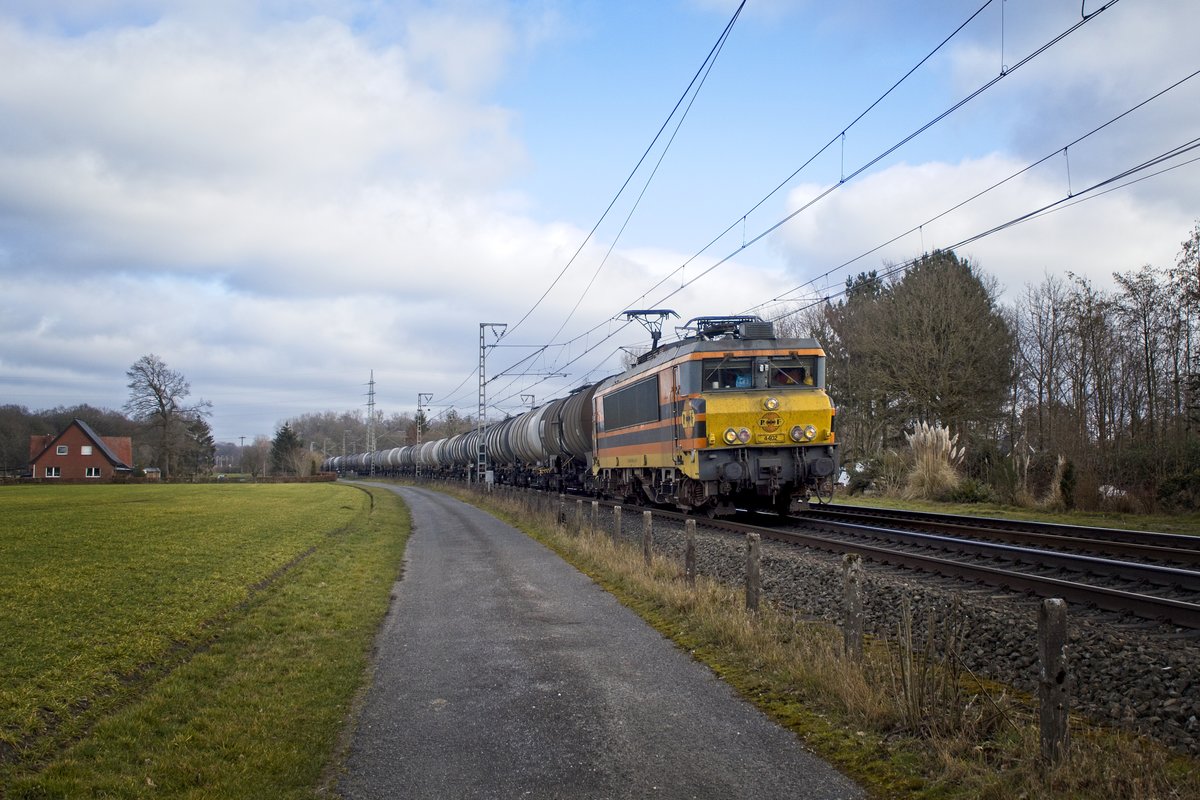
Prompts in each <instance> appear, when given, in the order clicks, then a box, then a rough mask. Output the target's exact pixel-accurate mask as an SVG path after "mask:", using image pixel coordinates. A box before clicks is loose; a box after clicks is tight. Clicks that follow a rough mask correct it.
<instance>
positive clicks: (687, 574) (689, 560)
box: [646, 512, 696, 586]
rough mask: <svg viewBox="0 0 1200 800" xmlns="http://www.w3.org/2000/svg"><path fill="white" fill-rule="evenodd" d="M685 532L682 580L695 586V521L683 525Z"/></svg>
mask: <svg viewBox="0 0 1200 800" xmlns="http://www.w3.org/2000/svg"><path fill="white" fill-rule="evenodd" d="M646 513H650V512H646ZM683 529H684V531H686V533H685V535H684V538H683V579H684V580H685V581H687V584H688V586H695V585H696V520H694V519H689V520H688V521H687V522H685V523H684V524H683Z"/></svg>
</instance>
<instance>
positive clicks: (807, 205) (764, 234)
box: [655, 0, 1120, 305]
mask: <svg viewBox="0 0 1200 800" xmlns="http://www.w3.org/2000/svg"><path fill="white" fill-rule="evenodd" d="M1118 2H1120V0H1109V1H1108V2H1107V3H1105V4H1104V5H1103V6H1101V7H1100V8H1098V9H1096V10H1095V11H1094V12H1092V13H1091V14H1089V15H1088V16H1086V17H1084V18H1083V19H1081V20H1079V21H1078V22H1076V23H1075V24H1074V25H1072V26H1070V27H1069V28H1067V29H1066V30H1065V31H1063V32H1061V33H1059V34H1058V35H1057V36H1055V37H1054V38H1053V39H1051V40H1050V41H1048V42H1046V43H1045V44H1043V45H1041V46H1040V47H1038V48H1037V49H1036V50H1034V51H1033V52H1032V53H1030V54H1029V55H1027V56H1025V57H1024V58H1022V59H1021V60H1020V61H1018V62H1017V63H1016V64H1014V65H1013V66H1012V67H1010V68H1009V69H1008V71H1007V72H1003V73H1001V74H1000V75H997V76H996V77H994V78H992V79H991V80H989V81H987V82H985V83H984V84H983V85H982V86H980V87H978V88H976V89H975V90H974V91H972V92H971V93H969V94H968V95H967V96H966V97H964V98H962V99H961V100H959V101H958V102H956V103H954V104H953V105H951V106H950V107H949V108H947V109H946V110H945V111H942V112H941V113H940V114H938V115H937V116H935V117H933V118H932V119H931V120H929V121H928V122H926V123H924V124H923V125H921V126H920V127H918V128H917V129H916V130H914V131H913V132H911V133H909V134H908V135H907V136H905V137H904V138H902V139H901V140H900V141H898V142H896V143H895V144H893V145H892V146H891V147H889V148H887V149H886V150H884V151H883V152H882V153H880V154H879V155H877V156H875V157H874V158H872V159H871V160H870V161H868V162H866V163H865V164H863V165H862V166H860V167H859V168H858V169H856V170H855V171H854V172H852V173H850V174H849V175H847V176H845V177H844V178H842V179H841V180H839V181H838V182H837V183H834V184H831V185H830V186H829V187H827V188H826V189H825V190H824V191H822V192H821V193H819V194H818V195H817V196H815V197H813V198H812V199H810V200H809V201H808V202H807V203H805V204H804V205H802V206H800V207H799V208H797V209H796V210H795V211H793V212H791V213H790V214H787V215H786V216H784V217H783V218H782V219H780V220H779V221H777V222H775V223H774V224H773V225H771V226H770V227H768V228H767V229H766V230H764V231H762V232H761V233H759V234H758V235H756V236H755V237H754V238H752V239H750V240H748V241H746V242H743V243H742V245H741V247H739V248H737V249H736V250H734V251H733V252H732V253H730V254H729V255H727V256H725V257H724V258H722V259H720V260H718V261H717V262H716V263H715V264H713V265H712V266H710V267H708V268H707V269H705V270H704V271H703V272H701V273H700V274H699V275H697V276H695V277H694V278H692V279H691V280H688V281H686V282H684V283H683V284H681V285H680V286H679V287H678V288H677V289H674V290H673V291H671V292H669V293H668V294H666V295H665V296H664V297H662V298H661V299H659V300H658V301H656V303H655V305H657V304H660V303H663V302H665V301H666V300H668V299H670V298H671V297H674V296H675V295H676V294H679V292H681V291H683V290H684V289H686V288H687V287H689V286H691V285H692V284H693V283H695V282H696V281H698V280H700V279H701V278H703V277H705V276H706V275H708V274H709V273H711V272H712V271H713V270H715V269H716V268H717V267H719V266H721V265H722V264H725V263H727V262H728V261H730V260H732V259H733V257H734V256H736V255H737V254H738V253H740V252H742V251H743V250H745V249H746V248H747V247H750V246H751V245H754V244H757V243H758V242H759V241H761V240H762V239H764V238H766V237H767V236H769V235H771V234H772V233H774V232H775V231H776V230H778V229H779V228H781V227H783V226H784V225H786V224H787V223H788V222H790V221H792V220H793V219H795V218H796V217H797V216H799V215H800V214H801V213H803V212H805V211H807V210H808V209H809V208H811V207H813V206H814V205H816V204H817V203H818V202H820V201H821V200H823V199H824V198H826V197H828V196H829V195H830V194H832V193H833V192H834V191H836V190H838V189H840V188H841V187H842V186H845V185H846V183H847V182H848V181H850V180H852V179H854V178H856V177H858V176H859V175H861V174H862V173H863V172H865V171H866V170H868V169H870V168H871V167H873V166H874V165H875V164H877V163H879V162H880V161H882V160H883V159H884V158H886V157H887V156H889V155H891V154H892V153H894V152H895V151H896V150H898V149H900V148H901V147H902V146H904V145H905V144H907V143H908V142H910V141H912V140H913V139H915V138H916V137H917V136H919V135H920V134H922V133H924V132H925V131H927V130H929V129H930V128H932V127H933V126H934V125H936V124H937V123H939V122H941V121H942V120H944V119H945V118H946V117H948V116H950V115H951V114H953V113H954V112H955V111H958V110H959V109H960V108H962V107H963V106H965V105H966V104H967V103H969V102H971V101H972V100H974V99H975V98H977V97H979V96H980V95H982V94H983V93H984V92H986V91H987V90H988V89H990V88H992V87H993V86H995V85H996V84H997V83H999V82H1000V81H1001V80H1003V79H1004V78H1006V77H1008V76H1009V75H1012V74H1013V73H1014V72H1016V71H1017V70H1018V69H1020V68H1021V67H1023V66H1024V65H1026V64H1028V63H1029V62H1030V61H1032V60H1033V59H1035V58H1037V57H1038V56H1039V55H1041V54H1042V53H1045V52H1046V51H1047V50H1049V49H1050V48H1051V47H1053V46H1054V45H1056V44H1058V43H1059V42H1061V41H1062V40H1063V39H1065V38H1067V37H1068V36H1070V35H1071V34H1072V33H1074V32H1075V31H1077V30H1079V29H1080V28H1081V27H1083V26H1084V25H1086V24H1087V23H1088V22H1090V21H1091V20H1093V19H1095V18H1096V17H1097V16H1098V15H1099V14H1100V13H1101V12H1103V11H1106V10H1107V9H1109V8H1111V7H1113V6H1114V5H1116V4H1117V3H1118ZM660 283H661V282H660Z"/></svg>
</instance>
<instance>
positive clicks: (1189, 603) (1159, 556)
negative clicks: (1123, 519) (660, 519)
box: [656, 506, 1200, 630]
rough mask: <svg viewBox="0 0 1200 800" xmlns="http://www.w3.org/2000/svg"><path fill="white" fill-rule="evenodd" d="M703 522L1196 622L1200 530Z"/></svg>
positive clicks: (856, 518) (974, 522)
mask: <svg viewBox="0 0 1200 800" xmlns="http://www.w3.org/2000/svg"><path fill="white" fill-rule="evenodd" d="M656 513H659V512H656ZM668 516H671V515H669V514H668ZM705 524H706V525H708V526H711V527H715V528H718V529H723V530H727V531H730V532H733V533H738V534H742V535H744V534H745V533H757V534H759V535H760V536H762V537H763V538H764V539H773V540H775V541H780V542H786V543H790V544H796V545H801V546H805V547H812V548H816V549H819V550H824V551H827V552H833V553H839V554H841V553H857V554H859V555H861V556H862V557H863V558H864V559H866V560H869V561H873V562H877V563H882V564H888V565H893V566H900V567H906V568H909V569H915V570H920V571H924V572H928V573H931V574H936V575H942V576H946V577H952V578H958V579H962V580H967V581H971V582H974V583H979V584H983V585H987V586H996V587H1000V588H1005V589H1008V590H1012V591H1018V592H1025V593H1029V594H1033V595H1036V596H1041V597H1062V598H1064V599H1066V600H1067V601H1069V602H1072V603H1078V604H1083V605H1086V606H1093V607H1096V608H1100V609H1104V610H1107V611H1113V612H1117V613H1122V614H1132V615H1134V616H1138V617H1142V618H1146V619H1152V620H1160V621H1163V622H1167V623H1169V624H1172V625H1176V626H1180V627H1184V628H1191V629H1195V630H1200V537H1188V536H1176V535H1172V534H1153V533H1142V532H1137V531H1117V530H1113V529H1104V528H1083V527H1078V526H1064V525H1044V524H1038V523H1028V522H1010V521H1008V520H997V519H988V518H973V517H960V516H953V515H948V514H909V513H906V512H895V511H890V510H884V509H860V508H856V507H853V508H852V507H829V506H824V507H821V508H820V509H815V510H813V511H809V512H806V513H804V514H801V515H798V516H796V517H790V518H787V519H786V520H783V519H780V518H778V517H775V518H771V519H770V520H769V521H763V522H761V523H760V522H758V521H756V522H755V523H753V524H748V523H745V522H730V521H724V520H721V521H717V520H713V521H708V522H706V523H705Z"/></svg>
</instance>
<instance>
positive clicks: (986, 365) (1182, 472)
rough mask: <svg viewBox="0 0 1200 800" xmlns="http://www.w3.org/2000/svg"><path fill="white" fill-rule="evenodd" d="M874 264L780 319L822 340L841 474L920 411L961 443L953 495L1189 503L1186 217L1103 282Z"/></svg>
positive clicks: (1191, 358) (1198, 479) (1196, 338)
mask: <svg viewBox="0 0 1200 800" xmlns="http://www.w3.org/2000/svg"><path fill="white" fill-rule="evenodd" d="M883 272H884V275H883V276H881V275H880V274H879V273H877V272H867V273H863V274H860V275H857V276H855V277H853V278H850V279H849V280H847V282H846V289H845V292H844V294H843V295H842V296H841V297H839V298H838V299H837V300H836V301H834V302H825V303H821V304H818V305H814V306H811V307H807V308H802V309H797V310H796V311H795V312H793V313H792V314H791V315H789V316H787V317H785V318H784V319H783V320H781V323H782V325H783V327H784V328H785V329H787V328H788V327H790V332H791V333H794V334H801V335H811V336H815V337H816V338H818V339H819V340H820V341H821V342H822V343H823V344H824V346H825V349H826V353H827V356H828V359H827V383H828V387H829V392H830V394H831V396H832V398H833V400H834V402H835V404H836V405H837V407H838V414H837V430H838V436H839V440H840V442H841V452H842V459H843V462H844V463H845V464H846V465H847V466H848V467H849V468H850V470H849V472H850V477H851V480H852V483H853V482H855V481H857V482H858V483H860V484H865V483H870V482H874V483H876V484H877V485H879V484H882V485H886V484H887V483H888V482H889V473H894V472H895V469H896V466H895V464H894V462H895V460H896V458H897V453H898V452H900V451H901V450H902V449H903V448H904V446H905V437H906V434H908V433H911V432H912V431H914V430H915V429H916V427H917V425H918V423H929V424H935V425H941V426H944V427H946V428H947V429H948V430H949V431H950V432H952V433H953V434H955V435H957V436H958V437H959V438H958V441H959V443H960V444H961V445H962V446H963V447H964V448H965V454H964V455H963V458H962V469H963V471H964V472H965V477H966V478H967V480H966V482H965V483H964V484H963V485H961V486H960V487H959V488H958V490H957V492H958V497H957V499H983V498H984V497H987V498H989V499H997V500H1001V501H1004V502H1018V501H1021V500H1025V501H1030V500H1036V498H1038V497H1041V496H1045V495H1047V493H1054V494H1055V496H1056V497H1060V498H1061V502H1064V503H1066V504H1068V505H1073V506H1076V507H1085V508H1095V507H1101V506H1105V505H1107V506H1112V507H1124V508H1129V509H1142V510H1148V509H1152V508H1159V507H1162V508H1196V507H1200V348H1198V345H1200V224H1197V225H1196V227H1195V229H1194V230H1193V231H1191V233H1190V234H1189V236H1188V238H1187V239H1186V240H1185V241H1184V242H1183V244H1182V247H1181V250H1180V252H1179V255H1178V258H1177V261H1176V263H1175V265H1173V266H1172V267H1170V268H1166V269H1164V268H1159V267H1154V266H1151V265H1146V266H1143V267H1141V268H1139V269H1136V270H1132V271H1130V272H1125V273H1117V274H1115V275H1114V279H1115V282H1116V288H1115V290H1113V291H1103V290H1101V289H1098V288H1097V287H1095V286H1094V285H1092V283H1091V282H1090V281H1088V280H1087V279H1085V278H1082V277H1079V276H1076V275H1072V274H1068V275H1067V276H1066V277H1065V278H1058V277H1046V278H1045V279H1044V280H1043V281H1042V282H1041V283H1040V284H1038V285H1034V286H1027V287H1025V290H1024V293H1023V294H1022V296H1021V298H1020V299H1019V300H1018V301H1016V302H1015V303H1013V304H1012V305H1010V306H1005V305H1002V304H1001V303H1000V302H999V299H998V298H999V291H998V284H997V282H996V280H995V279H994V278H992V277H990V276H988V275H987V274H985V273H984V272H983V271H982V270H981V269H980V268H979V266H978V265H976V264H974V263H971V262H969V261H968V260H967V259H964V258H960V257H959V256H957V255H956V254H954V253H953V252H934V253H931V254H929V255H927V256H925V257H923V258H921V259H919V260H918V261H917V262H916V263H915V264H913V265H911V266H909V267H908V268H907V269H903V270H894V269H885V270H884V271H883ZM885 276H886V277H885ZM1051 483H1053V484H1054V485H1053V486H1051V485H1050V484H1051ZM1051 490H1053V492H1051Z"/></svg>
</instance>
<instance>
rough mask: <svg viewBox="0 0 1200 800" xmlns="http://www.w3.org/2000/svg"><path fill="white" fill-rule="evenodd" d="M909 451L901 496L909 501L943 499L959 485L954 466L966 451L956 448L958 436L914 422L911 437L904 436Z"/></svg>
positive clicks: (909, 434) (956, 469)
mask: <svg viewBox="0 0 1200 800" xmlns="http://www.w3.org/2000/svg"><path fill="white" fill-rule="evenodd" d="M904 436H905V438H906V439H908V446H909V448H910V449H911V450H912V456H913V464H912V468H911V469H910V470H909V472H908V480H907V482H906V484H905V491H904V495H905V497H906V498H908V499H910V500H932V499H935V498H938V497H943V496H945V495H946V494H947V493H949V492H950V491H952V490H953V489H954V488H955V487H956V486H958V483H959V477H958V466H959V465H960V464H961V463H962V459H963V455H965V454H966V450H964V449H963V448H961V447H956V446H955V444H956V443H957V442H958V435H957V434H955V435H954V436H951V435H950V431H949V430H948V429H946V428H943V427H942V426H940V425H929V424H927V423H924V422H918V423H917V426H916V428H914V429H913V432H912V433H906V434H904Z"/></svg>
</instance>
